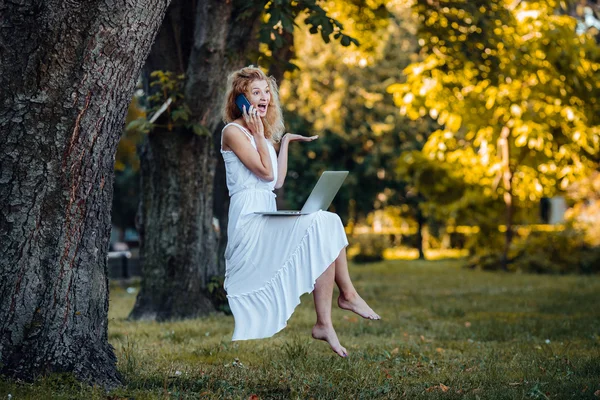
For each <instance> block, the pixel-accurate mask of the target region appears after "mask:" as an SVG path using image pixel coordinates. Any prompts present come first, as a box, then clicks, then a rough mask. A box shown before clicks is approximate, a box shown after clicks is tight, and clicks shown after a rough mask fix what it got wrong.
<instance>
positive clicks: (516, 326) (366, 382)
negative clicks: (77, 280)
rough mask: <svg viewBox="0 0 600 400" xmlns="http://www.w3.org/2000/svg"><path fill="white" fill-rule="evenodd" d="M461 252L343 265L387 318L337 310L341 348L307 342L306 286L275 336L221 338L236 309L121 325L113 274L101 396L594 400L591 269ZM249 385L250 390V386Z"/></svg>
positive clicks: (597, 340) (66, 393) (70, 389)
mask: <svg viewBox="0 0 600 400" xmlns="http://www.w3.org/2000/svg"><path fill="white" fill-rule="evenodd" d="M460 265H461V262H460V261H456V260H455V261H429V262H419V261H385V262H383V263H379V264H369V265H365V266H351V274H352V276H353V279H354V281H355V284H356V286H357V288H358V289H359V291H360V292H361V293H362V294H363V297H364V298H365V299H366V300H367V301H368V302H369V303H370V304H371V305H372V306H373V308H374V309H375V310H376V311H377V312H378V313H379V314H380V315H382V317H383V320H382V321H366V320H362V319H360V318H358V317H357V316H355V315H354V314H351V313H349V312H346V311H342V310H339V309H337V308H336V309H334V313H333V319H334V324H335V326H336V329H337V331H338V335H339V337H340V340H341V342H342V344H343V345H344V346H345V347H346V348H347V349H348V350H349V352H350V356H349V357H348V358H347V359H341V358H339V357H337V356H336V355H334V354H333V352H331V351H330V350H329V348H328V346H327V345H326V344H325V343H323V342H317V341H313V340H311V339H310V329H311V327H312V324H313V323H314V311H313V304H312V298H311V297H310V295H305V296H304V297H303V298H302V304H301V305H300V306H299V307H298V308H297V309H296V312H295V313H294V315H293V316H292V318H291V319H290V321H289V322H288V327H287V328H286V329H284V330H283V331H282V332H280V333H279V334H277V335H276V336H275V337H274V338H271V339H265V340H259V341H248V342H235V343H232V342H231V341H230V338H231V333H232V331H233V318H232V317H230V316H224V315H215V316H211V317H208V318H204V319H198V320H194V321H185V322H174V323H161V324H158V323H148V322H128V321H126V320H125V318H126V316H127V314H128V312H129V310H130V309H131V307H132V306H133V302H134V300H135V294H130V293H128V292H127V291H126V290H125V289H124V288H122V287H120V286H118V285H115V286H113V288H112V292H111V309H110V325H109V337H110V341H111V343H112V344H113V346H114V347H115V351H116V354H117V356H118V360H119V361H118V367H119V370H120V371H121V372H122V374H123V376H124V377H125V379H126V382H127V384H126V386H124V387H123V388H121V389H118V390H116V391H115V392H113V393H111V394H110V395H109V398H110V399H120V398H135V399H164V398H170V399H192V398H207V399H220V398H236V399H237V398H243V399H248V398H253V399H256V398H261V399H263V398H302V399H308V398H315V399H373V398H383V399H398V398H406V399H419V398H426V399H598V398H599V397H600V391H599V390H600V276H584V277H581V276H562V277H559V276H533V275H509V274H503V273H490V272H477V271H468V270H464V269H461V268H460ZM7 393H11V394H12V398H13V399H21V398H44V397H46V398H48V397H51V395H52V396H53V397H54V398H86V399H87V398H98V399H106V398H107V396H106V394H105V393H103V392H102V391H101V390H99V389H94V388H92V389H90V388H87V387H85V386H82V385H79V384H77V383H74V382H73V381H72V380H68V379H56V378H47V379H43V380H41V381H40V382H37V383H36V384H33V385H25V384H21V385H15V384H13V383H9V382H5V381H0V395H1V396H0V399H6V398H7ZM253 396H257V397H253Z"/></svg>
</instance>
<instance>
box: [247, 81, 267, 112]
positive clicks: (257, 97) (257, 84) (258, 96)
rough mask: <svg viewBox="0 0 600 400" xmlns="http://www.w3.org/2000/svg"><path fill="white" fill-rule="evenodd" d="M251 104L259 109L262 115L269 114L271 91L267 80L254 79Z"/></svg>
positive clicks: (251, 88) (251, 89)
mask: <svg viewBox="0 0 600 400" xmlns="http://www.w3.org/2000/svg"><path fill="white" fill-rule="evenodd" d="M248 100H249V101H250V104H252V105H253V106H254V107H256V109H257V110H258V115H259V116H260V117H265V116H266V115H267V109H268V107H269V102H270V101H271V92H270V90H269V84H268V83H267V81H265V80H260V81H253V82H252V83H251V84H250V96H249V97H248Z"/></svg>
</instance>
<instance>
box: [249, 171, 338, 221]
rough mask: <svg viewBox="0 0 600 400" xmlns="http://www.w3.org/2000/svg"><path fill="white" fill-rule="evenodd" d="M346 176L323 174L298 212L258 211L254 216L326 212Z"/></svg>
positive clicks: (333, 172) (329, 172) (328, 172)
mask: <svg viewBox="0 0 600 400" xmlns="http://www.w3.org/2000/svg"><path fill="white" fill-rule="evenodd" d="M346 176H348V171H325V172H323V173H322V174H321V177H320V178H319V181H318V182H317V184H316V185H315V187H314V188H313V190H312V192H311V193H310V196H308V199H306V202H305V203H304V206H303V207H302V210H300V211H284V210H282V211H259V212H255V214H260V215H272V216H277V215H280V216H294V215H304V214H312V213H314V212H317V211H319V210H327V209H328V208H329V206H330V205H331V202H332V201H333V198H334V197H335V195H336V194H337V192H338V190H340V187H342V183H343V182H344V180H345V179H346Z"/></svg>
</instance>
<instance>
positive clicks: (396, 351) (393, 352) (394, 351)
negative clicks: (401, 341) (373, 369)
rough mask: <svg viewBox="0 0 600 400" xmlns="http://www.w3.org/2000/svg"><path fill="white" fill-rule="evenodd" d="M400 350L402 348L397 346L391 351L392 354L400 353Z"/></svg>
mask: <svg viewBox="0 0 600 400" xmlns="http://www.w3.org/2000/svg"><path fill="white" fill-rule="evenodd" d="M398 351H400V349H398V348H397V347H396V348H395V349H394V350H392V351H390V354H398Z"/></svg>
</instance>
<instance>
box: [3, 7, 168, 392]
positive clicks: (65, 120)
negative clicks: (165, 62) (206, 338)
mask: <svg viewBox="0 0 600 400" xmlns="http://www.w3.org/2000/svg"><path fill="white" fill-rule="evenodd" d="M167 5H168V1H165V0H136V1H129V2H120V3H113V2H109V1H105V0H96V1H88V2H72V1H71V2H62V1H57V0H52V1H42V0H37V1H33V0H32V1H20V2H4V1H0V55H1V57H0V87H1V88H2V89H1V90H0V149H1V150H0V303H1V305H0V335H1V336H0V371H1V373H2V374H3V375H6V376H9V377H13V378H18V379H25V380H32V379H35V378H36V377H38V376H41V375H44V374H47V373H52V372H70V373H73V374H74V375H75V376H76V377H77V378H78V379H81V380H83V381H86V382H90V383H94V384H98V385H101V386H104V387H106V388H111V387H114V386H115V385H118V384H119V383H120V381H121V378H120V376H119V373H118V372H117V370H116V366H115V362H116V358H115V355H114V352H113V348H112V346H111V345H110V344H109V343H108V337H107V323H108V321H107V312H108V281H107V274H106V271H107V251H108V241H109V235H110V207H111V200H112V193H113V185H112V184H113V163H114V157H115V152H116V147H117V143H118V141H119V137H120V134H121V132H122V128H123V123H124V119H125V114H126V111H127V106H128V104H129V101H130V99H131V96H132V93H133V89H134V84H135V80H136V78H137V77H138V75H139V73H140V70H141V68H142V66H143V63H144V60H145V58H146V56H147V54H148V51H149V50H150V47H151V44H152V41H153V39H154V35H155V34H156V32H157V30H158V28H159V26H160V22H161V21H162V18H163V16H164V13H165V11H166V7H167Z"/></svg>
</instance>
